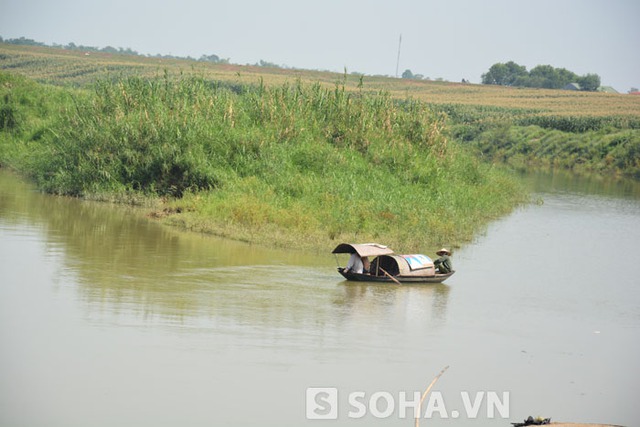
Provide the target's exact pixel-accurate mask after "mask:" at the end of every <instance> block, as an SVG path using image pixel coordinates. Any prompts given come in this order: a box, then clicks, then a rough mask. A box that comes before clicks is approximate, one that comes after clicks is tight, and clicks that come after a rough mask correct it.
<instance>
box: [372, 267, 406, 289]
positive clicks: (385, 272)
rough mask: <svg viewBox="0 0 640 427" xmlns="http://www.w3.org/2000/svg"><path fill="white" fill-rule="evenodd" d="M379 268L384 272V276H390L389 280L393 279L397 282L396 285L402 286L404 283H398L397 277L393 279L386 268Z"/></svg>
mask: <svg viewBox="0 0 640 427" xmlns="http://www.w3.org/2000/svg"><path fill="white" fill-rule="evenodd" d="M378 268H380V270H382V272H383V273H384V274H386V275H387V276H389V279H391V280H393V281H394V282H396V285H401V284H402V283H400V282H398V281H397V280H396V278H395V277H393V276H392V275H390V274H389V273H387V271H386V270H385V269H384V268H382V267H378Z"/></svg>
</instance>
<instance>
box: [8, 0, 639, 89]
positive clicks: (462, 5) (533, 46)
mask: <svg viewBox="0 0 640 427" xmlns="http://www.w3.org/2000/svg"><path fill="white" fill-rule="evenodd" d="M639 22H640V0H535V1H519V0H439V1H435V0H422V1H417V0H415V1H412V0H322V1H320V0H230V1H219V0H208V1H207V0H0V36H2V37H3V38H5V39H8V38H19V37H26V38H30V39H34V40H36V41H40V42H44V43H46V44H53V43H57V44H62V45H66V44H68V43H70V42H73V43H75V44H76V45H85V46H93V47H99V48H102V47H106V46H113V47H116V48H118V47H122V48H131V49H133V50H135V51H137V52H138V53H141V54H150V55H155V54H170V55H176V56H191V57H193V58H199V57H200V56H201V55H203V54H206V55H210V54H215V55H218V56H219V57H221V58H228V59H229V60H230V62H231V63H234V64H255V63H257V62H259V61H260V60H264V61H268V62H271V63H275V64H279V65H283V66H288V67H295V68H303V69H317V70H329V71H337V72H344V70H345V68H346V70H347V72H349V73H351V72H360V73H365V74H368V75H390V76H395V75H396V67H397V66H398V65H399V74H402V72H403V71H404V70H406V69H409V70H411V71H412V73H413V74H422V75H423V76H424V77H429V78H431V79H437V78H442V79H444V80H448V81H453V82H459V81H461V80H462V79H465V80H468V81H470V82H472V83H480V81H481V76H482V74H483V73H486V72H487V71H488V70H489V68H490V67H491V66H492V65H493V64H495V63H499V62H508V61H514V62H516V63H518V64H520V65H524V66H525V67H526V68H527V70H531V69H532V68H533V67H535V66H536V65H551V66H553V67H556V68H566V69H568V70H570V71H573V72H574V73H576V74H578V75H584V74H588V73H595V74H598V75H599V76H600V78H601V81H602V84H603V85H607V86H613V87H614V88H615V89H616V90H618V91H619V92H623V93H626V92H627V91H629V89H630V88H631V87H636V88H638V87H640V54H639V53H640V49H639V48H640V24H639ZM400 36H402V43H401V44H400V43H399V41H400ZM399 47H400V61H399V64H398V63H397V62H398V50H399Z"/></svg>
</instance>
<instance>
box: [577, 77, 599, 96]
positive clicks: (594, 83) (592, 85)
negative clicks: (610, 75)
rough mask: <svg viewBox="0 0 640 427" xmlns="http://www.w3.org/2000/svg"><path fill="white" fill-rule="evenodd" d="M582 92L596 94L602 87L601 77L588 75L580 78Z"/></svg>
mask: <svg viewBox="0 0 640 427" xmlns="http://www.w3.org/2000/svg"><path fill="white" fill-rule="evenodd" d="M578 84H579V85H580V90H584V91H588V92H594V91H596V90H598V88H599V87H600V76H599V75H597V74H586V75H584V76H582V77H580V78H578Z"/></svg>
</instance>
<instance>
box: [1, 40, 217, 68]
mask: <svg viewBox="0 0 640 427" xmlns="http://www.w3.org/2000/svg"><path fill="white" fill-rule="evenodd" d="M0 43H7V44H15V45H22V46H42V47H53V48H57V49H66V50H80V51H83V52H101V53H112V54H119V55H132V56H148V57H151V58H162V59H188V60H191V61H196V59H195V58H192V57H190V56H186V57H185V56H175V55H160V54H156V55H143V54H140V53H138V52H136V51H135V50H132V49H131V48H128V47H127V48H122V47H118V48H115V47H113V46H106V47H103V48H98V47H95V46H83V45H76V44H75V43H73V42H71V43H68V44H66V45H61V44H57V43H53V44H52V45H47V44H46V43H43V42H39V41H36V40H33V39H28V38H25V37H20V38H16V39H3V38H2V36H0ZM197 61H204V62H214V63H221V64H228V63H229V59H228V58H220V57H219V56H218V55H215V54H211V55H202V56H200V58H199V59H197Z"/></svg>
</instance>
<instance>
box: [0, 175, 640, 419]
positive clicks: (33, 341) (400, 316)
mask: <svg viewBox="0 0 640 427" xmlns="http://www.w3.org/2000/svg"><path fill="white" fill-rule="evenodd" d="M527 179H528V180H530V182H531V185H532V188H534V189H535V190H536V191H539V192H540V195H541V197H543V198H544V204H542V205H532V206H528V207H525V208H522V209H520V210H518V211H517V212H515V213H514V214H513V215H511V216H510V217H509V218H505V219H503V220H501V221H497V222H496V223H495V224H492V225H491V226H490V227H489V229H488V230H487V232H486V234H485V235H484V236H480V237H479V238H478V240H477V242H475V243H473V244H471V245H468V246H467V247H465V248H463V249H461V250H460V251H458V252H457V253H456V254H454V262H455V263H456V268H457V269H458V272H457V273H456V275H455V276H454V277H452V278H451V279H450V280H448V281H447V282H446V283H444V284H435V285H412V286H397V285H389V284H366V283H352V282H345V281H343V280H342V278H341V277H340V276H339V275H338V274H337V273H336V271H335V266H334V265H335V263H334V260H333V257H332V256H331V255H330V254H329V252H330V250H331V249H332V248H327V251H326V252H327V254H326V255H308V254H299V253H293V252H289V251H277V250H267V249H264V248H260V247H256V246H252V245H247V244H242V243H237V242H230V241H225V240H220V239H216V238H213V237H210V236H203V235H199V234H194V233H180V232H177V231H175V230H173V229H170V228H166V227H163V226H160V225H158V224H157V223H154V222H152V221H148V220H146V219H144V218H142V217H141V216H140V215H139V213H137V212H135V211H134V210H133V209H127V208H122V207H113V206H109V205H105V204H100V203H89V202H82V201H78V200H75V199H67V198H61V197H51V196H46V195H43V194H40V193H38V192H36V191H34V190H33V188H32V187H30V186H29V185H27V184H25V183H24V182H22V181H20V180H18V179H17V178H16V177H14V176H12V175H10V174H8V173H6V172H2V171H0V277H1V278H0V345H1V346H2V348H3V349H9V350H4V351H3V352H2V353H0V425H15V426H19V425H47V426H76V425H77V426H81V425H87V424H91V425H97V426H101V425H104V426H113V425H122V424H125V425H140V426H144V425H152V426H154V427H157V426H164V425H166V426H175V425H190V426H200V425H202V426H204V425H207V426H210V425H230V426H233V425H246V424H260V425H296V426H297V425H306V424H307V423H308V422H307V420H305V418H304V403H305V402H304V398H305V389H306V388H307V387H314V386H315V387H318V386H320V387H336V388H338V389H339V390H340V392H341V393H343V394H345V393H347V392H349V391H353V390H366V391H367V392H368V393H372V392H375V391H385V390H411V391H413V390H419V389H423V388H424V387H425V386H426V384H427V383H428V382H429V381H430V379H431V378H432V376H433V375H434V374H435V373H437V372H438V371H439V370H440V369H441V368H442V367H443V366H445V365H451V368H450V370H449V371H447V373H446V374H445V375H444V376H443V378H442V379H441V380H440V382H439V383H438V386H439V387H440V390H442V392H443V393H444V394H445V396H455V395H456V393H458V394H459V392H460V391H461V390H474V391H475V390H485V391H489V390H495V391H504V390H508V391H510V392H511V393H512V397H511V399H512V404H511V414H512V416H511V418H510V419H509V420H502V419H497V420H489V419H487V418H486V416H485V417H484V418H483V419H482V420H472V419H466V418H465V419H462V418H461V419H457V420H455V423H451V421H453V420H451V419H449V420H442V419H433V420H430V421H429V423H428V424H430V425H454V424H455V425H469V426H472V425H495V426H501V425H504V424H506V423H507V422H509V421H513V420H520V419H523V418H525V417H526V416H528V415H530V414H538V413H540V414H541V415H545V416H553V417H554V418H555V419H567V420H571V421H590V422H617V423H619V424H628V425H631V424H632V423H633V421H632V420H634V419H635V418H634V413H635V403H634V401H633V398H632V397H630V396H635V395H636V394H638V393H640V385H639V384H640V381H637V379H638V378H640V366H639V365H638V363H637V360H639V359H640V340H638V339H637V338H638V336H640V290H639V288H638V286H637V284H638V281H637V277H640V267H639V265H638V263H637V255H638V243H637V242H638V241H640V191H639V190H638V188H639V186H638V185H637V183H628V182H609V181H605V180H591V181H589V180H584V179H583V180H576V179H574V178H571V177H568V176H561V175H555V176H549V175H531V176H528V177H527ZM605 248H615V251H614V254H613V256H612V254H611V253H610V252H608V251H606V250H605ZM610 260H611V261H610ZM612 349H624V351H613V350H612ZM453 402H454V403H453V404H452V405H453V407H454V409H462V408H461V407H460V405H458V407H455V405H456V402H457V403H458V404H459V403H460V402H459V398H458V400H457V401H456V400H455V399H453ZM247 407H250V408H251V410H250V411H248V410H247ZM536 411H538V412H536ZM361 421H363V422H366V424H367V425H372V424H373V425H376V424H383V423H384V425H408V424H409V423H411V424H413V423H412V421H411V420H401V419H398V418H397V416H396V417H391V418H389V419H385V420H376V419H372V418H371V417H367V418H365V420H361ZM354 423H355V421H354V420H352V419H349V418H348V417H346V415H345V413H344V412H341V416H340V418H339V420H337V421H335V423H334V424H332V425H352V424H354ZM309 424H312V423H309Z"/></svg>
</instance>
